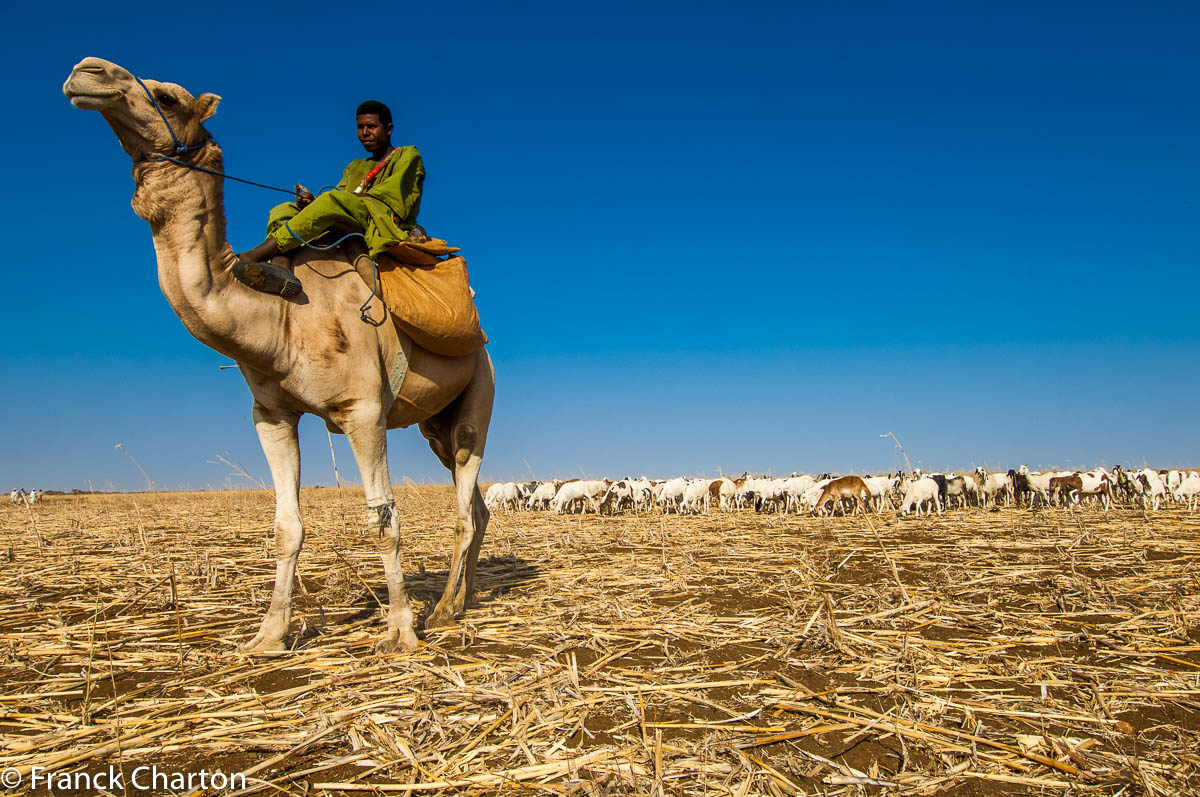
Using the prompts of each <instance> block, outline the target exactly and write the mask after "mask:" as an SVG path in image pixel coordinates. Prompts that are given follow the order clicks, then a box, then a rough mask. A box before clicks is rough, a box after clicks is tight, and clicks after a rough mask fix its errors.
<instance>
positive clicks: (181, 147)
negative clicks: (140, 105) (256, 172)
mask: <svg viewBox="0 0 1200 797" xmlns="http://www.w3.org/2000/svg"><path fill="white" fill-rule="evenodd" d="M133 79H134V80H136V81H137V82H138V85H139V86H141V87H142V91H144V92H146V96H147V97H149V98H150V103H151V104H152V105H153V106H154V110H156V111H158V115H159V118H161V119H162V120H163V124H164V125H166V126H167V132H168V133H169V134H170V135H171V140H172V141H174V142H175V150H174V151H173V152H172V153H171V154H170V155H162V154H155V155H152V156H150V160H152V161H159V162H164V161H165V162H167V163H174V164H176V165H178V166H183V167H184V168H186V169H191V170H193V171H197V172H204V173H205V174H211V175H215V176H217V177H222V178H224V179H226V180H237V181H238V182H239V183H246V184H247V185H253V186H256V187H258V188H266V189H268V190H271V191H280V192H282V193H284V194H295V191H293V190H291V189H287V188H279V187H277V186H273V185H267V184H266V183H256V182H254V181H253V180H246V179H243V178H241V177H234V176H233V175H232V174H225V173H224V172H219V171H217V170H216V169H207V168H205V167H203V166H197V165H196V164H194V163H189V162H188V161H185V160H181V159H180V158H179V156H180V155H186V154H187V153H189V152H195V151H196V150H198V149H203V148H204V147H206V146H208V142H210V141H212V139H211V138H205V139H204V140H203V141H199V142H197V143H195V144H184V143H183V142H182V141H180V140H179V136H177V135H175V128H173V127H171V123H170V121H168V120H167V115H166V114H165V113H163V109H162V106H161V105H159V104H158V98H157V97H155V96H154V92H152V91H150V87H149V86H147V85H146V83H145V82H144V81H143V80H142V79H141V78H140V77H138V76H137V75H134V76H133Z"/></svg>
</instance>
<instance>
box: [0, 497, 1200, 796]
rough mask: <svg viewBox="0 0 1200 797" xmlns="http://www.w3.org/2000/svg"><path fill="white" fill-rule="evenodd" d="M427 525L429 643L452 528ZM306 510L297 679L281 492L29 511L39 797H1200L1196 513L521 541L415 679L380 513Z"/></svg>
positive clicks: (423, 519) (423, 526) (412, 524)
mask: <svg viewBox="0 0 1200 797" xmlns="http://www.w3.org/2000/svg"><path fill="white" fill-rule="evenodd" d="M398 498H399V502H400V512H401V516H402V518H403V519H404V528H405V539H404V545H405V549H406V551H407V558H406V578H407V583H408V587H409V592H410V595H411V596H412V598H413V599H414V602H415V604H416V608H417V610H418V613H419V616H420V617H421V618H423V617H424V614H425V613H426V612H427V611H428V610H429V608H430V607H431V606H432V603H433V601H434V600H436V597H437V595H438V594H440V590H441V588H442V586H443V585H444V583H445V577H446V574H445V569H446V566H447V563H448V558H449V544H450V536H451V531H452V527H453V509H452V502H453V496H452V492H451V489H450V488H449V487H419V488H418V487H399V488H398ZM302 502H303V509H304V513H305V520H306V527H307V534H308V537H307V540H306V544H305V550H304V552H303V553H302V555H301V559H300V572H301V577H302V585H303V588H304V591H303V592H302V593H300V594H299V595H298V598H297V605H296V612H295V618H294V620H293V632H294V637H293V638H292V639H291V640H290V642H291V644H292V645H293V648H294V650H293V652H292V653H290V654H288V655H285V656H280V657H267V658H261V657H260V658H250V659H248V658H244V657H240V656H238V655H237V654H236V653H235V647H236V645H237V644H238V643H239V642H243V641H245V640H247V639H249V638H250V637H251V636H252V635H253V633H254V630H255V629H256V628H257V624H258V622H259V620H260V619H261V617H262V615H263V613H264V611H265V609H266V602H267V601H268V599H269V595H270V589H271V585H272V581H273V578H274V555H273V546H272V541H271V517H272V511H273V510H272V508H273V499H272V496H271V494H270V493H266V492H220V493H187V494H177V493H176V494H126V495H89V496H51V497H48V498H46V499H45V501H44V502H43V503H40V504H38V505H35V506H34V507H33V508H32V509H31V510H27V509H26V508H25V507H23V506H12V507H9V506H7V505H6V506H4V507H3V509H0V533H2V536H0V743H2V747H0V770H3V769H6V768H15V769H16V770H17V773H18V775H19V776H20V777H21V778H22V779H23V780H22V781H21V785H19V786H18V787H16V788H15V789H13V791H16V792H24V791H32V792H34V793H51V792H50V790H49V789H47V788H46V787H44V786H39V787H38V788H30V785H29V783H30V781H29V776H30V772H31V769H32V768H33V767H35V766H37V767H44V768H46V769H48V770H51V771H55V772H67V773H88V774H93V773H96V772H99V771H102V770H106V769H107V768H108V767H110V766H112V767H115V768H116V770H117V771H124V772H125V773H126V776H125V778H126V779H125V783H124V785H123V787H122V788H119V789H112V790H109V791H108V792H107V793H113V794H121V793H128V794H146V793H149V792H150V791H156V792H159V793H172V792H174V793H188V794H193V793H195V794H203V793H206V792H205V790H203V789H200V788H196V787H195V785H194V784H195V781H193V788H190V789H178V788H171V787H169V786H168V787H167V788H159V789H151V790H146V789H139V788H137V787H136V786H135V785H132V784H130V782H129V774H130V773H131V771H132V770H133V769H134V768H136V767H138V766H149V765H153V766H157V767H158V768H159V769H160V770H163V771H172V772H182V773H198V772H199V771H200V770H201V769H204V770H206V771H207V772H209V773H212V772H215V771H220V772H223V773H225V774H227V775H229V774H233V773H244V774H245V775H246V785H245V788H244V789H242V790H241V791H240V793H262V794H264V795H265V794H293V795H300V794H352V793H354V792H356V791H363V792H366V793H372V794H381V793H392V792H396V793H407V794H412V793H428V792H433V793H455V794H463V793H489V794H490V793H504V794H509V793H513V794H515V793H529V792H535V793H547V794H581V795H602V794H664V795H666V794H736V795H750V794H772V795H778V794H810V795H813V794H822V795H835V794H836V795H862V794H872V795H874V794H914V795H916V794H921V795H925V794H930V795H932V794H945V795H964V796H965V795H995V794H1064V795H1066V794H1070V795H1091V794H1095V795H1119V794H1120V795H1136V794H1145V795H1177V794H1200V752H1198V751H1200V531H1198V528H1200V520H1198V519H1197V517H1196V516H1195V515H1189V514H1188V512H1187V511H1186V509H1185V508H1179V507H1178V506H1175V507H1172V508H1169V509H1166V510H1164V511H1160V512H1152V513H1149V514H1148V515H1147V514H1144V513H1143V512H1142V511H1141V510H1140V509H1138V510H1133V509H1128V508H1126V509H1115V510H1113V511H1111V512H1108V513H1107V514H1106V513H1103V512H1101V511H1099V510H1098V509H1085V510H1066V509H1050V510H1044V509H1043V510H1029V509H1025V508H1022V509H1017V510H1009V509H1001V510H993V511H985V510H980V509H970V510H965V511H963V510H958V511H954V512H950V513H948V514H946V515H944V516H942V517H933V518H920V519H917V518H897V517H895V516H894V515H893V514H892V513H891V512H885V513H884V515H883V516H882V517H871V518H870V519H869V520H868V519H865V518H863V517H862V516H858V517H850V518H845V519H843V518H833V519H829V518H808V517H803V518H802V517H797V516H794V515H793V516H776V515H771V516H766V515H757V514H755V513H753V512H750V511H745V512H737V513H731V514H721V513H718V512H714V513H713V514H709V515H707V516H698V517H686V518H680V517H677V516H669V517H665V518H664V517H660V516H658V515H653V516H645V515H642V516H637V515H624V516H616V517H596V516H582V517H580V516H555V515H553V514H550V513H546V512H539V513H518V514H511V515H505V514H503V513H497V514H495V515H493V519H492V524H491V526H490V529H489V533H488V537H487V539H486V540H485V542H484V545H483V553H482V557H481V561H480V567H479V583H478V588H479V589H478V594H477V602H476V604H475V605H474V606H472V607H471V608H470V609H469V610H468V611H467V613H466V615H465V617H464V618H463V619H462V622H461V623H460V624H459V625H456V626H454V627H452V628H449V629H443V630H438V631H435V632H430V633H424V632H423V631H420V633H421V634H422V645H421V647H420V649H419V650H417V651H416V652H414V653H412V654H397V655H392V656H387V657H383V656H378V655H376V654H375V653H374V648H373V643H374V641H375V640H376V639H377V638H378V637H379V635H380V634H381V632H382V629H383V624H382V618H381V614H380V611H379V609H378V601H379V599H381V598H383V599H385V600H386V585H385V583H384V579H383V571H382V566H381V565H380V563H379V560H378V558H377V557H376V556H375V555H374V552H373V547H372V546H373V538H372V536H371V533H369V532H368V531H367V530H366V513H365V510H364V508H363V502H362V493H361V491H358V490H353V489H346V490H343V491H339V490H337V489H315V490H306V491H304V492H303V494H302ZM35 524H36V530H35V528H34V525H35ZM39 538H40V543H41V547H39ZM419 628H420V625H419ZM4 782H5V783H9V781H7V780H5V781H4ZM225 791H226V792H229V791H232V792H235V793H236V792H239V790H238V789H232V790H228V789H227V790H225ZM218 792H221V790H220V789H216V790H213V789H209V790H208V793H218ZM53 793H73V794H80V793H102V792H101V791H95V790H93V791H88V790H87V789H82V790H78V791H72V790H68V789H61V788H59V789H56V790H54V792H53Z"/></svg>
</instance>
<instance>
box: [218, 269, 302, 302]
mask: <svg viewBox="0 0 1200 797" xmlns="http://www.w3.org/2000/svg"><path fill="white" fill-rule="evenodd" d="M233 276H234V277H236V278H237V280H238V282H240V283H242V284H243V285H246V286H248V287H251V288H253V289H254V290H256V291H262V292H263V293H273V294H275V295H277V296H282V297H283V298H285V299H287V298H289V297H292V296H295V295H296V294H297V293H299V292H300V288H301V287H302V286H301V284H300V280H298V279H296V275H295V274H292V273H291V272H290V271H288V270H287V269H286V268H280V267H279V266H277V265H275V264H274V263H261V262H254V261H251V260H235V261H234V263H233Z"/></svg>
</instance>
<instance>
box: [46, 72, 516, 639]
mask: <svg viewBox="0 0 1200 797" xmlns="http://www.w3.org/2000/svg"><path fill="white" fill-rule="evenodd" d="M151 92H153V96H154V98H155V100H156V101H157V107H156V103H155V101H152V100H151V99H150V93H151ZM63 93H64V94H65V95H66V96H67V98H68V99H70V101H71V104H72V105H74V106H75V107H76V108H82V109H85V110H95V111H99V112H100V115H101V116H103V117H104V119H105V121H107V122H108V124H109V126H110V127H111V128H112V130H113V132H114V133H115V134H116V136H117V139H118V141H119V142H120V144H121V147H122V148H123V149H124V150H125V152H126V153H127V154H128V155H129V156H130V157H131V158H132V159H133V179H134V183H135V189H134V193H133V202H132V204H133V210H134V212H135V213H137V215H138V216H140V217H141V218H143V219H145V220H146V221H147V222H148V223H149V224H150V232H151V235H152V237H153V239H154V250H155V254H156V256H157V260H158V284H159V287H160V288H161V289H162V292H163V294H164V296H166V299H167V301H168V302H169V303H170V305H171V307H172V309H174V310H175V313H176V314H177V315H178V316H179V319H180V320H181V321H182V322H183V325H184V326H185V327H186V328H187V330H188V331H189V332H191V334H192V335H193V336H195V338H196V339H197V340H199V341H200V342H201V343H204V344H205V345H207V346H209V347H211V348H213V349H215V350H216V351H218V352H220V353H221V354H224V355H226V356H227V357H230V358H232V359H233V360H235V361H236V362H237V364H238V366H239V368H240V370H241V372H242V375H243V377H244V378H245V380H246V384H247V385H248V386H249V388H250V393H251V395H252V396H253V399H254V401H253V408H252V416H253V420H254V426H255V429H256V431H257V432H258V437H259V441H260V442H261V444H262V448H263V453H264V454H266V458H267V462H268V463H269V466H270V470H271V478H272V480H273V481H274V487H275V524H274V530H275V549H276V567H275V585H274V589H273V591H272V593H271V606H270V608H269V609H268V610H267V614H266V616H265V617H264V618H263V621H262V625H261V626H260V628H259V630H258V633H257V634H256V635H255V636H254V638H253V639H251V640H250V641H249V642H247V643H245V644H244V645H242V646H241V647H240V650H241V651H242V652H244V653H254V654H260V653H275V652H282V651H284V650H285V649H286V648H285V646H284V642H283V640H284V636H285V635H286V634H287V632H288V629H289V625H290V623H291V614H292V587H293V583H294V581H295V578H296V561H297V558H298V557H299V554H300V549H301V546H302V544H303V542H304V525H303V522H302V520H301V517H300V507H299V490H300V447H299V439H298V436H297V423H298V422H299V420H300V416H301V415H302V414H304V413H311V414H313V415H316V416H318V417H320V418H322V419H324V421H325V423H326V425H327V426H328V427H329V429H330V430H331V431H337V432H341V433H344V434H345V435H346V436H347V438H348V439H349V441H350V446H351V448H352V449H353V451H354V458H355V460H356V461H357V462H358V467H359V470H360V471H361V473H362V481H363V488H364V491H365V493H366V502H367V509H368V512H367V515H368V522H369V523H373V524H377V525H378V528H379V541H378V551H379V554H380V556H381V557H382V559H383V567H384V572H385V573H386V576H387V584H388V608H387V631H386V633H385V634H384V636H383V638H382V639H381V640H380V641H379V643H378V645H377V649H378V650H379V651H380V652H384V653H386V652H390V651H394V650H397V649H399V648H402V649H405V650H412V649H414V648H415V647H416V646H417V637H416V634H415V633H414V631H413V613H412V609H411V608H410V606H409V603H408V597H407V595H406V594H405V590H404V576H403V571H402V569H401V559H400V517H399V515H398V514H397V513H396V511H395V499H394V497H393V495H392V486H391V480H390V479H389V476H388V466H387V430H388V429H394V428H397V427H407V426H410V425H412V424H414V423H415V424H417V425H418V427H419V428H420V430H421V434H422V435H424V436H425V438H426V439H427V440H428V442H429V446H430V448H431V449H432V450H433V453H434V454H435V455H437V457H438V459H439V460H441V462H442V464H443V465H445V466H446V467H447V468H448V469H449V470H450V472H451V473H452V474H453V478H454V485H455V492H456V497H457V503H458V518H457V523H456V526H455V533H454V544H453V552H452V557H451V563H450V569H449V572H448V574H447V580H446V588H445V591H444V592H443V594H442V596H441V598H440V600H439V601H438V603H437V605H436V606H435V607H434V610H433V611H432V612H431V613H430V615H429V617H428V618H427V620H426V622H425V627H426V628H427V629H429V628H436V627H440V626H445V625H448V624H450V623H452V622H453V621H454V619H455V618H456V617H457V616H459V615H460V614H461V613H462V612H463V610H464V609H465V607H466V605H467V603H468V601H469V600H470V597H471V595H472V593H473V589H474V581H475V564H476V561H477V560H478V557H479V548H480V545H481V544H482V542H483V535H484V532H485V531H486V529H487V523H488V510H487V508H486V507H485V506H484V503H483V498H482V496H481V495H480V494H479V488H478V485H477V481H478V476H479V467H480V462H481V459H482V457H483V448H484V442H485V440H486V438H487V431H488V424H489V422H490V420H491V414H492V401H493V398H494V395H495V374H494V371H493V369H492V362H491V358H490V357H489V356H488V354H487V351H486V350H485V349H480V350H479V351H477V352H474V353H473V354H470V355H467V356H463V357H443V356H439V355H437V354H434V353H432V352H429V351H426V350H425V349H422V348H421V347H419V346H417V345H415V344H412V345H411V348H410V350H409V351H408V363H407V373H406V375H403V381H402V382H400V383H399V385H396V382H397V379H396V375H397V373H398V372H399V370H400V369H401V365H402V363H403V358H402V353H403V352H404V350H405V349H406V348H408V346H407V344H408V343H409V342H407V341H403V340H402V339H401V337H400V335H399V333H397V331H396V329H395V325H394V324H393V323H391V320H390V319H386V323H378V324H375V323H365V322H364V320H363V319H362V318H360V315H359V308H360V305H363V303H364V301H365V300H366V299H368V298H369V297H370V295H371V289H370V288H369V287H368V286H367V285H366V284H365V282H364V281H363V280H362V279H361V278H360V277H359V274H358V272H357V271H356V270H355V268H354V266H353V265H351V261H350V259H349V258H348V256H347V255H346V254H345V253H344V252H343V251H342V250H332V251H331V252H318V251H315V250H312V249H305V250H303V253H302V254H300V255H298V256H297V257H295V258H294V261H293V262H294V264H295V272H296V276H297V277H298V278H299V279H300V281H301V283H302V285H303V290H302V291H301V292H300V293H299V294H297V295H296V296H293V297H291V298H290V299H283V298H281V297H278V296H272V295H268V294H263V293H258V292H256V291H254V290H252V289H251V288H248V287H246V286H245V285H243V284H242V283H240V282H238V281H237V280H236V279H235V278H234V277H233V275H232V273H231V268H232V266H233V263H234V259H235V257H234V251H233V249H232V248H231V247H230V245H229V244H228V243H227V242H226V240H225V211H224V204H223V193H222V189H223V183H224V180H223V178H222V177H221V176H220V174H217V175H213V174H209V173H206V172H203V171H199V170H196V169H192V168H186V167H185V166H183V165H180V164H178V163H174V162H171V161H166V160H162V156H170V157H175V158H177V159H178V160H185V161H186V162H187V163H190V164H192V165H193V166H195V167H199V168H203V169H208V170H211V171H213V172H218V173H220V172H223V169H222V167H221V162H222V161H221V149H220V147H218V146H217V144H216V142H214V141H213V140H212V139H211V138H210V137H209V135H208V133H207V131H205V129H204V127H203V123H204V122H205V121H206V120H207V119H209V118H210V117H211V116H212V115H213V113H214V112H215V111H216V110H217V105H218V103H219V102H220V100H221V98H220V97H218V96H217V95H215V94H201V95H200V96H198V97H193V96H192V95H191V94H189V93H188V92H187V91H186V90H184V89H183V88H182V87H181V86H178V85H176V84H174V83H162V82H159V81H155V80H144V81H141V82H139V81H138V79H137V78H135V77H134V76H133V74H132V73H130V72H129V71H128V70H126V69H124V68H122V67H120V66H118V65H117V64H114V63H111V62H109V61H105V60H103V59H100V58H85V59H84V60H83V61H80V62H79V63H78V64H77V65H76V66H75V68H74V69H72V70H71V74H70V76H69V77H68V78H67V81H66V83H65V84H64V85H63ZM159 109H161V113H160V110H159ZM168 122H169V123H168ZM375 304H376V305H378V304H379V303H378V302H376V303H375ZM382 312H384V313H386V309H385V310H383V311H382Z"/></svg>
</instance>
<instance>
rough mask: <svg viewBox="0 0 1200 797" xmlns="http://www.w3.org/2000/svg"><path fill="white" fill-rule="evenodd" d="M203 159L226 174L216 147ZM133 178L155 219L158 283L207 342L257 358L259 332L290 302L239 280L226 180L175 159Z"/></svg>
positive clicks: (141, 209) (139, 201) (138, 198)
mask: <svg viewBox="0 0 1200 797" xmlns="http://www.w3.org/2000/svg"><path fill="white" fill-rule="evenodd" d="M209 150H211V151H209ZM196 163H197V165H200V166H204V167H205V168H208V169H211V170H213V171H217V172H220V171H223V169H222V168H221V153H220V150H219V149H218V148H217V147H216V145H215V144H210V145H209V147H208V148H207V150H206V151H205V152H203V153H202V154H201V156H200V157H198V158H197V159H196ZM134 180H135V182H136V183H137V189H136V191H135V192H134V197H133V208H134V211H135V212H136V213H137V214H138V215H139V216H141V217H142V218H143V219H145V220H146V221H147V222H148V223H149V224H150V230H151V234H152V236H153V238H154V251H155V255H156V257H157V260H158V284H159V287H160V288H161V289H162V292H163V295H164V296H165V297H166V298H167V301H168V302H169V303H170V305H171V308H172V309H173V310H174V311H175V313H176V315H178V316H179V319H180V321H182V322H183V324H184V326H185V327H187V329H188V331H189V332H191V333H192V335H193V336H195V337H196V338H197V339H198V340H199V341H200V342H201V343H204V344H205V345H207V346H210V347H211V348H213V349H216V350H217V351H219V352H221V353H222V354H226V355H228V356H230V357H233V358H234V359H236V360H238V361H239V362H244V361H247V360H248V359H251V360H252V359H253V352H254V351H255V349H256V348H257V347H256V345H255V341H254V330H255V329H256V328H257V327H259V326H261V325H262V324H264V323H270V322H271V321H272V319H273V317H274V316H276V315H279V314H281V313H283V312H284V311H285V308H282V307H281V305H284V304H286V303H285V302H283V301H282V300H280V299H279V298H278V297H273V296H266V295H265V294H259V293H255V292H254V291H252V290H250V289H249V288H246V287H245V286H243V285H241V284H240V283H238V282H237V281H236V280H235V279H234V278H233V274H232V270H231V269H232V266H233V262H234V259H235V258H234V254H233V249H232V248H231V247H230V246H229V244H228V242H226V240H225V207H224V196H223V191H222V184H223V181H222V179H221V178H220V177H218V176H215V175H211V174H206V173H204V172H199V171H194V170H191V169H187V168H185V167H182V166H179V165H177V164H172V163H169V162H168V163H163V162H143V163H139V164H138V165H137V166H136V167H135V168H134Z"/></svg>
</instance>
